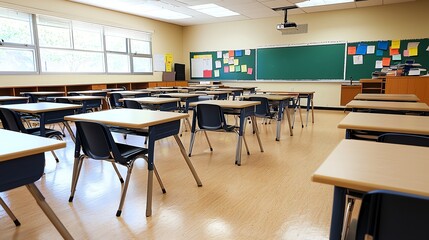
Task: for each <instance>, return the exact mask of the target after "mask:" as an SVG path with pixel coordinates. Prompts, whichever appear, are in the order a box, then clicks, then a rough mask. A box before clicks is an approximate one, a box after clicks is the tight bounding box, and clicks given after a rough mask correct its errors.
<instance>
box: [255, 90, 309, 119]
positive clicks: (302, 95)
mask: <svg viewBox="0 0 429 240" xmlns="http://www.w3.org/2000/svg"><path fill="white" fill-rule="evenodd" d="M256 92H262V93H273V94H279V95H283V94H285V95H290V94H293V95H295V94H298V101H297V103H296V104H297V105H300V104H301V99H307V108H306V109H307V115H306V123H305V126H307V125H308V112H309V111H310V109H311V122H312V123H314V102H313V99H314V94H315V92H314V91H311V92H298V91H296V92H288V91H278V90H258V91H256Z"/></svg>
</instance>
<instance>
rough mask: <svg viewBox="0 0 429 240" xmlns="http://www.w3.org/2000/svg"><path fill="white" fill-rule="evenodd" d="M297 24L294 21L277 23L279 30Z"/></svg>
mask: <svg viewBox="0 0 429 240" xmlns="http://www.w3.org/2000/svg"><path fill="white" fill-rule="evenodd" d="M296 27H297V25H296V23H294V22H286V23H280V24H277V30H282V29H286V28H296Z"/></svg>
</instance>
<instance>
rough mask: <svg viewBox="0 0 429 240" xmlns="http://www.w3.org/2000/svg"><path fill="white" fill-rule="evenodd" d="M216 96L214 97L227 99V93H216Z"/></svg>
mask: <svg viewBox="0 0 429 240" xmlns="http://www.w3.org/2000/svg"><path fill="white" fill-rule="evenodd" d="M216 96H217V97H216V99H217V100H226V99H228V93H222V94H218V95H216Z"/></svg>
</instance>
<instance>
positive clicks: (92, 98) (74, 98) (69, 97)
mask: <svg viewBox="0 0 429 240" xmlns="http://www.w3.org/2000/svg"><path fill="white" fill-rule="evenodd" d="M57 98H62V99H68V100H72V101H73V100H74V101H85V100H102V99H104V97H102V96H66V97H55V99H57Z"/></svg>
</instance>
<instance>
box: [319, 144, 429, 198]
mask: <svg viewBox="0 0 429 240" xmlns="http://www.w3.org/2000/svg"><path fill="white" fill-rule="evenodd" d="M427 156H429V148H427V147H416V146H409V145H398V144H388V143H378V142H370V141H359V140H342V141H341V142H340V144H338V146H337V147H336V148H335V149H334V150H333V151H332V153H331V154H330V155H329V156H328V157H327V158H326V160H325V161H324V162H323V163H322V165H321V166H320V167H319V168H318V169H317V170H316V172H314V174H313V176H312V180H313V181H314V182H319V183H325V184H330V185H335V186H339V187H344V188H348V189H354V190H360V191H365V192H368V191H371V190H376V189H384V190H393V191H399V192H404V193H411V194H417V195H422V196H429V174H428V173H427V169H429V161H428V157H427Z"/></svg>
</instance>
